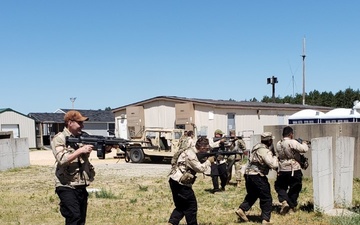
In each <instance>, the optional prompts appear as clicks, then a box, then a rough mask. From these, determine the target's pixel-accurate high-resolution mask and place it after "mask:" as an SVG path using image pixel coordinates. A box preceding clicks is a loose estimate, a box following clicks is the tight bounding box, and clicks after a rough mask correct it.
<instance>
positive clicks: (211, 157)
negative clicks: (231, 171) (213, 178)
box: [207, 156, 215, 164]
mask: <svg viewBox="0 0 360 225" xmlns="http://www.w3.org/2000/svg"><path fill="white" fill-rule="evenodd" d="M207 160H209V162H210V163H211V164H213V163H214V162H215V157H214V156H209V157H208V158H207Z"/></svg>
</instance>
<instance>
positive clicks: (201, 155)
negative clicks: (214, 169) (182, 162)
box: [196, 150, 239, 162]
mask: <svg viewBox="0 0 360 225" xmlns="http://www.w3.org/2000/svg"><path fill="white" fill-rule="evenodd" d="M236 154H239V152H237V151H222V150H218V151H211V152H198V153H196V155H197V158H198V159H199V161H200V162H204V161H205V160H204V159H205V158H207V157H210V156H214V157H215V160H217V158H218V157H219V155H222V156H225V155H236Z"/></svg>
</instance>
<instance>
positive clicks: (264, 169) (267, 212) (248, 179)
mask: <svg viewBox="0 0 360 225" xmlns="http://www.w3.org/2000/svg"><path fill="white" fill-rule="evenodd" d="M273 139H274V137H273V136H272V133H271V132H265V133H262V134H261V143H259V144H256V145H255V146H254V147H253V149H252V150H251V155H250V158H249V164H248V165H247V168H246V170H245V175H244V177H245V186H246V191H247V194H246V196H245V199H244V201H243V202H242V203H241V205H240V206H239V209H238V210H236V211H235V213H236V215H238V217H240V218H241V219H242V220H244V221H246V222H247V221H249V219H248V218H247V216H246V214H245V212H246V211H248V210H249V209H250V208H251V207H252V206H253V205H254V203H255V202H256V200H257V199H258V198H259V199H260V208H261V218H262V224H272V223H271V222H270V218H271V211H272V196H271V191H270V184H269V181H268V179H267V177H266V175H267V174H268V173H269V170H270V169H275V168H277V167H278V159H277V157H276V156H275V154H274V153H273V152H272V151H271V150H270V146H271V145H272V142H273Z"/></svg>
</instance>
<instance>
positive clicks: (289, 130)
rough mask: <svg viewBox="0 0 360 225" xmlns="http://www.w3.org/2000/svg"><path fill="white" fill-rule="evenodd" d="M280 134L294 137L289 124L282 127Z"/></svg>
mask: <svg viewBox="0 0 360 225" xmlns="http://www.w3.org/2000/svg"><path fill="white" fill-rule="evenodd" d="M282 136H283V137H289V138H291V139H293V138H294V130H293V129H292V127H290V126H286V127H284V129H283V133H282Z"/></svg>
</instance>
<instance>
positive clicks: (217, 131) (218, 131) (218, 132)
mask: <svg viewBox="0 0 360 225" xmlns="http://www.w3.org/2000/svg"><path fill="white" fill-rule="evenodd" d="M214 133H215V134H224V132H222V131H221V130H220V129H216V130H215V132H214Z"/></svg>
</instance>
